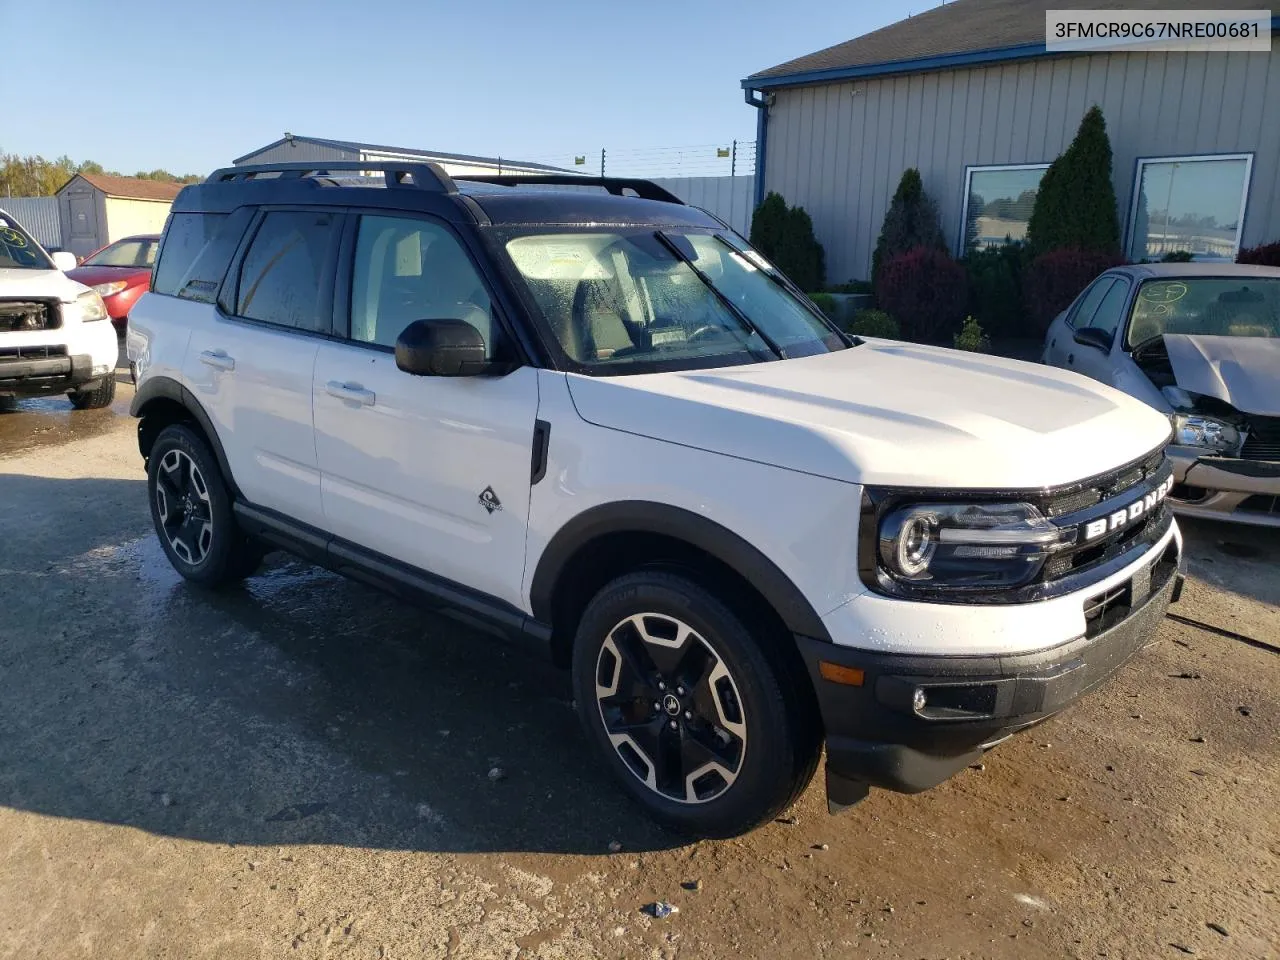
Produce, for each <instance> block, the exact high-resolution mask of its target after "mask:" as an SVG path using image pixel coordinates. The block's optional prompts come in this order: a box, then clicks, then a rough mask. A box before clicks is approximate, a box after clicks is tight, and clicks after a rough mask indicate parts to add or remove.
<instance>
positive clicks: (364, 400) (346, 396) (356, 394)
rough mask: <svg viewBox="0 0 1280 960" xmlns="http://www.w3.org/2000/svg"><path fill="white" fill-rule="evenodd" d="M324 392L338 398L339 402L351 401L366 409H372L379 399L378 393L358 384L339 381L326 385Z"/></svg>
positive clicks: (331, 381) (332, 381)
mask: <svg viewBox="0 0 1280 960" xmlns="http://www.w3.org/2000/svg"><path fill="white" fill-rule="evenodd" d="M324 392H325V393H327V394H328V395H329V396H331V397H337V398H338V399H339V400H349V401H351V402H352V403H358V404H360V405H361V406H365V407H372V406H373V404H374V401H375V400H377V399H378V395H377V394H376V393H374V392H373V391H372V390H366V389H365V388H364V387H362V386H360V384H358V383H339V382H338V381H337V380H330V381H329V382H328V383H326V384H325V385H324Z"/></svg>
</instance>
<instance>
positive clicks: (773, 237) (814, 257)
mask: <svg viewBox="0 0 1280 960" xmlns="http://www.w3.org/2000/svg"><path fill="white" fill-rule="evenodd" d="M750 240H751V245H752V246H753V247H755V248H756V249H757V250H759V251H760V252H761V253H763V254H764V255H765V256H766V257H768V258H769V259H770V260H772V261H773V263H774V264H775V265H776V266H777V268H778V269H779V270H781V271H782V272H783V273H785V274H786V275H787V276H788V277H789V278H790V279H791V282H792V283H794V284H795V285H796V286H798V287H799V288H800V289H801V290H804V291H806V292H817V291H819V290H821V289H822V286H823V284H824V283H825V282H826V274H827V269H826V254H825V253H824V251H823V249H822V244H820V243H819V242H818V238H817V237H816V236H814V233H813V220H811V219H810V217H809V214H808V213H807V212H805V209H804V207H788V206H787V202H786V200H784V199H783V198H782V195H781V194H779V193H770V194H769V195H768V196H767V197H765V198H764V202H763V203H761V204H760V206H759V207H757V208H756V212H755V213H754V214H752V217H751V235H750Z"/></svg>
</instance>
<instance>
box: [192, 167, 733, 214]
mask: <svg viewBox="0 0 1280 960" xmlns="http://www.w3.org/2000/svg"><path fill="white" fill-rule="evenodd" d="M368 170H377V171H381V172H382V173H383V176H382V177H380V178H366V177H361V176H358V174H359V173H360V172H362V171H368ZM628 190H629V191H632V193H635V194H640V195H638V196H628V195H626V194H625V191H628ZM275 204H288V205H294V204H297V205H307V206H311V205H316V206H327V207H364V208H373V209H379V208H384V209H387V210H400V211H406V210H408V211H417V212H421V213H429V214H433V215H435V216H438V217H441V218H443V219H446V220H448V221H450V222H453V223H481V224H484V223H490V224H540V223H546V224H565V225H580V224H597V223H598V224H628V225H635V224H644V225H667V226H697V227H710V228H717V227H720V226H721V224H720V223H719V222H718V221H717V220H716V219H715V218H714V217H712V216H711V215H710V214H707V213H705V212H703V211H702V210H699V209H698V208H696V207H690V206H686V205H685V204H684V203H683V202H681V201H680V200H679V199H678V198H677V197H675V196H674V195H672V194H670V193H668V192H667V191H666V190H664V189H662V188H661V187H658V186H657V185H655V184H652V183H649V182H648V181H644V180H630V179H619V178H600V177H580V176H560V175H547V176H545V177H528V176H517V177H487V178H484V179H475V180H470V179H459V180H458V181H456V182H455V181H454V180H453V179H452V178H450V177H449V176H448V175H447V174H446V173H444V171H443V170H442V169H441V168H440V167H439V166H437V165H436V164H432V163H428V164H420V163H389V162H384V161H378V162H375V163H369V162H343V163H330V164H316V165H315V166H314V167H309V166H307V165H306V164H301V163H300V164H267V165H263V166H260V167H256V166H255V167H227V168H224V169H222V170H218V171H215V172H214V173H213V174H211V175H210V177H209V179H208V180H206V181H205V182H203V183H198V184H192V185H190V186H188V187H186V188H184V189H183V191H182V192H181V193H180V194H179V195H178V198H177V199H176V200H175V201H174V204H173V210H174V212H176V213H186V212H196V211H199V212H205V213H230V212H231V211H232V210H234V209H236V208H237V207H242V206H265V205H275Z"/></svg>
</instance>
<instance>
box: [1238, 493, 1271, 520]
mask: <svg viewBox="0 0 1280 960" xmlns="http://www.w3.org/2000/svg"><path fill="white" fill-rule="evenodd" d="M1236 509H1237V510H1243V511H1245V512H1246V513H1267V514H1275V515H1277V516H1280V497H1273V496H1271V495H1270V494H1267V493H1255V494H1254V495H1253V496H1252V497H1246V498H1245V500H1244V501H1242V502H1241V504H1240V506H1238V507H1236Z"/></svg>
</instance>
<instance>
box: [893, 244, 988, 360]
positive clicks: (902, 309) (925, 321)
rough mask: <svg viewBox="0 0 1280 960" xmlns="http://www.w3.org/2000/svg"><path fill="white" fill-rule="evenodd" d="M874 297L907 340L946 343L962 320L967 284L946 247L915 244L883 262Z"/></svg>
mask: <svg viewBox="0 0 1280 960" xmlns="http://www.w3.org/2000/svg"><path fill="white" fill-rule="evenodd" d="M876 297H877V299H878V300H879V302H880V306H881V307H883V308H884V309H885V310H887V311H888V312H889V313H890V314H891V315H892V316H893V317H894V318H895V319H896V320H897V321H898V323H899V325H900V326H901V328H902V335H903V337H905V338H906V339H907V340H917V341H920V342H923V343H949V342H950V341H951V337H952V336H953V335H954V334H955V333H957V332H958V331H959V330H960V322H961V321H962V320H963V319H964V315H965V301H966V300H967V299H968V284H967V281H966V278H965V273H964V268H963V267H962V266H960V264H958V263H956V262H955V261H954V260H952V259H951V257H950V256H948V255H947V252H946V251H945V250H937V249H934V248H932V247H916V248H915V249H914V250H908V251H907V252H906V253H902V254H899V255H898V256H896V257H890V258H889V259H888V260H886V261H885V262H884V264H883V265H882V266H881V268H880V282H879V284H878V286H877V288H876Z"/></svg>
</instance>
